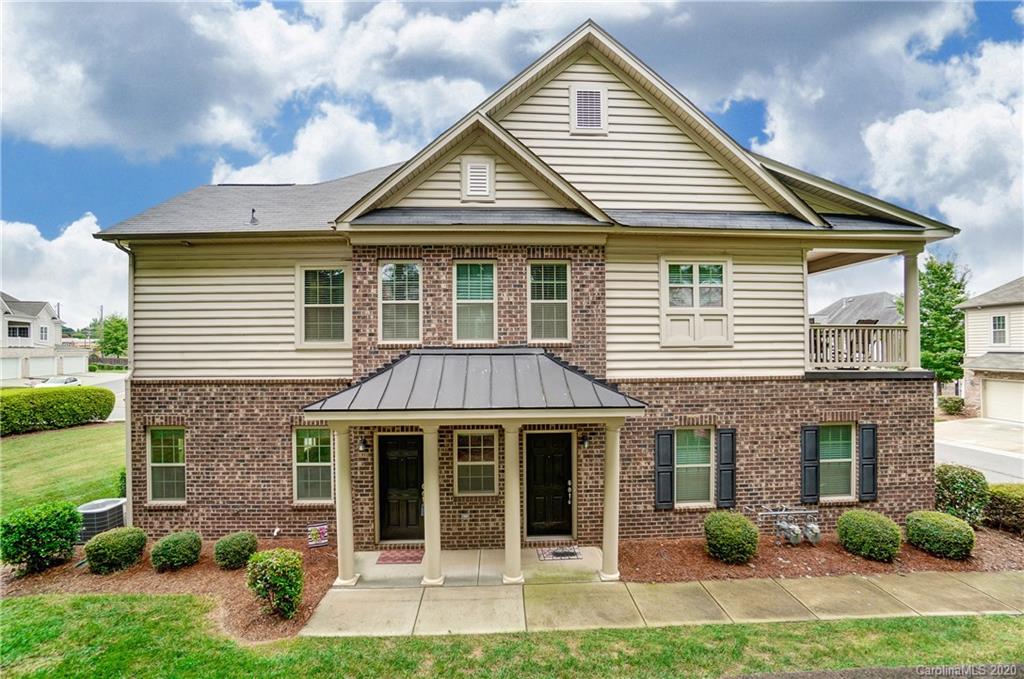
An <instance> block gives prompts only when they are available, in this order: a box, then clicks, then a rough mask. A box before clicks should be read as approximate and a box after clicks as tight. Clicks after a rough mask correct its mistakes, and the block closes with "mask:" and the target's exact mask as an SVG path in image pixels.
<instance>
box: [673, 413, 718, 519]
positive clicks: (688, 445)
mask: <svg viewBox="0 0 1024 679" xmlns="http://www.w3.org/2000/svg"><path fill="white" fill-rule="evenodd" d="M712 438H713V436H712V430H711V429H710V428H707V427H700V428H696V429H679V430H677V431H676V504H706V503H709V502H711V492H712V480H711V467H712V464H711V458H712V456H713V455H714V445H713V443H712Z"/></svg>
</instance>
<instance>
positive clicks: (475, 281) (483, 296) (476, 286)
mask: <svg viewBox="0 0 1024 679" xmlns="http://www.w3.org/2000/svg"><path fill="white" fill-rule="evenodd" d="M495 338H496V337H495V290H494V263H493V262H459V263H457V264H456V265H455V339H456V341H458V342H481V341H483V342H486V341H493V340H494V339H495Z"/></svg>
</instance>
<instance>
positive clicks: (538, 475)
mask: <svg viewBox="0 0 1024 679" xmlns="http://www.w3.org/2000/svg"><path fill="white" fill-rule="evenodd" d="M526 534H527V535H530V536H533V535H571V534H572V434H570V433H568V432H564V433H563V432H559V433H550V434H549V433H536V434H532V433H531V434H527V435H526Z"/></svg>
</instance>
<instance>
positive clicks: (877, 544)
mask: <svg viewBox="0 0 1024 679" xmlns="http://www.w3.org/2000/svg"><path fill="white" fill-rule="evenodd" d="M836 536H837V537H838V538H839V544H841V545H842V546H843V548H844V549H845V550H846V551H848V552H850V553H851V554H856V555H857V556H862V557H864V558H865V559H871V560H872V561H892V560H893V559H895V558H896V555H897V554H899V551H900V542H901V539H900V527H899V526H897V525H896V522H895V521H893V520H892V519H890V518H889V517H887V516H882V515H881V514H879V513H878V512H871V511H868V510H866V509H851V510H849V511H846V512H843V513H842V515H841V516H840V517H839V520H838V521H836Z"/></svg>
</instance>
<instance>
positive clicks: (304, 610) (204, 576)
mask: <svg viewBox="0 0 1024 679" xmlns="http://www.w3.org/2000/svg"><path fill="white" fill-rule="evenodd" d="M213 545H214V543H213V542H203V551H202V553H201V555H200V557H199V563H197V564H196V565H195V566H190V567H188V568H183V569H182V570H180V571H172V572H167V573H157V572H156V571H154V570H153V566H152V564H151V563H150V560H149V550H148V549H147V550H146V553H145V555H144V556H143V558H142V561H140V562H139V563H137V564H136V565H134V566H132V567H131V568H128V569H126V570H123V571H120V572H118V573H112V574H110V575H94V574H92V573H90V572H89V569H88V567H86V566H85V565H82V566H76V565H75V564H77V563H79V562H80V561H81V560H82V559H83V553H82V548H81V547H78V548H76V550H75V558H73V559H72V560H71V561H69V562H68V563H66V564H63V565H61V566H56V567H54V568H51V569H50V570H48V571H46V572H45V573H39V574H35V575H26V576H23V577H18V576H17V575H15V574H14V573H13V572H12V571H11V569H10V568H4V569H3V571H2V572H0V591H2V593H3V596H5V597H7V596H24V595H29V594H72V593H74V594H196V595H200V596H210V597H213V599H214V600H216V602H217V608H216V610H215V611H214V616H215V619H216V621H217V623H218V624H219V625H220V626H221V627H222V628H223V629H224V631H225V632H227V633H228V634H230V635H231V636H233V637H235V638H237V639H240V640H243V641H250V642H255V641H269V640H272V639H280V638H283V637H291V636H294V635H295V634H296V632H298V631H299V630H300V629H302V626H303V625H305V624H306V621H307V620H308V619H309V616H310V615H312V614H313V609H314V608H316V605H317V604H318V603H320V599H322V598H323V596H324V594H325V593H326V592H327V590H328V589H330V587H331V584H332V583H333V582H334V579H335V578H336V577H337V575H338V554H337V552H336V551H334V549H333V548H331V547H319V548H316V549H309V548H308V547H306V542H305V540H302V539H299V540H292V539H287V540H286V539H277V540H260V549H270V548H273V547H288V548H290V549H295V550H298V551H299V552H300V553H301V554H302V561H303V567H304V570H305V585H304V587H303V591H302V606H300V607H299V610H298V611H297V612H296V613H295V617H293V618H292V619H291V620H282V619H280V618H278V617H277V616H275V615H272V614H268V613H264V612H263V611H262V610H261V605H260V601H259V600H258V599H257V598H256V597H255V595H253V593H252V592H250V591H249V590H248V588H247V587H246V586H245V569H244V568H242V569H239V570H235V571H225V570H221V569H220V568H218V567H217V564H215V563H214V562H213Z"/></svg>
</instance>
